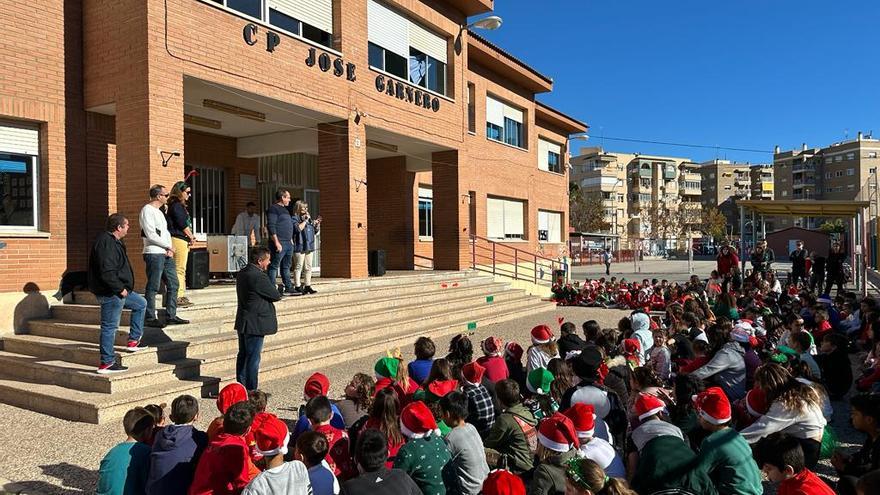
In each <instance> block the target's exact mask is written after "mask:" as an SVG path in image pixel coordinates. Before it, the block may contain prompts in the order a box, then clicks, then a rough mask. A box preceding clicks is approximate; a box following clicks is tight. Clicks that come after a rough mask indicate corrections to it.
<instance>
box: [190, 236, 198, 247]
mask: <svg viewBox="0 0 880 495" xmlns="http://www.w3.org/2000/svg"><path fill="white" fill-rule="evenodd" d="M195 243H196V238H195V237H190V238H189V245H190V246H192V245H193V244H195Z"/></svg>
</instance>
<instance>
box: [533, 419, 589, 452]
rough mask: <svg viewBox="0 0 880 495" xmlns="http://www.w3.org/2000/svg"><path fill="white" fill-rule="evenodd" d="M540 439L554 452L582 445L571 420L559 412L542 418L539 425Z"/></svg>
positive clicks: (566, 450)
mask: <svg viewBox="0 0 880 495" xmlns="http://www.w3.org/2000/svg"><path fill="white" fill-rule="evenodd" d="M538 441H539V442H541V445H543V446H544V447H545V448H548V449H550V450H552V451H554V452H568V451H569V450H571V449H572V448H577V447H579V446H580V441H579V440H578V435H577V432H576V431H575V429H574V425H573V424H572V423H571V420H570V419H568V418H567V417H565V415H563V414H562V413H559V412H556V413H553V415H552V416H550V417H547V418H544V419H543V420H541V423H540V424H539V425H538Z"/></svg>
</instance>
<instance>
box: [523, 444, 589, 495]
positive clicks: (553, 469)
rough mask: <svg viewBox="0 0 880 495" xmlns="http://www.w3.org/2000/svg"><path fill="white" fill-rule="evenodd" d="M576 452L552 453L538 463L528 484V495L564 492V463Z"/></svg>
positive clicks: (550, 494)
mask: <svg viewBox="0 0 880 495" xmlns="http://www.w3.org/2000/svg"><path fill="white" fill-rule="evenodd" d="M576 454H577V450H575V449H571V450H569V451H568V452H565V453H562V454H558V455H554V456H552V457H550V458H549V459H547V461H545V462H541V463H539V464H538V467H536V468H535V473H534V474H533V475H532V482H531V483H530V484H529V492H528V495H557V494H559V495H562V494H564V493H565V468H566V465H565V464H566V463H567V462H568V461H569V460H570V459H571V458H572V457H574V456H575V455H576Z"/></svg>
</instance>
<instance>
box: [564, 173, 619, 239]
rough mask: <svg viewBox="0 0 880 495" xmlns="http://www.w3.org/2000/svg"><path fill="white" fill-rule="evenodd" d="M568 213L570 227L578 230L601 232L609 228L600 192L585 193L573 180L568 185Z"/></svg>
mask: <svg viewBox="0 0 880 495" xmlns="http://www.w3.org/2000/svg"><path fill="white" fill-rule="evenodd" d="M568 215H569V223H570V224H571V226H572V228H574V229H575V230H577V231H579V232H602V231H604V230H608V229H609V228H611V224H610V223H608V222H607V221H606V220H605V207H604V205H603V204H602V193H600V192H590V193H585V192H584V191H582V190H581V188H580V186H579V185H577V184H575V183H573V182H572V183H570V184H569V186H568Z"/></svg>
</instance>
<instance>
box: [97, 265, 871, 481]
mask: <svg viewBox="0 0 880 495" xmlns="http://www.w3.org/2000/svg"><path fill="white" fill-rule="evenodd" d="M764 277H765V278H757V277H747V278H746V279H745V280H743V281H742V284H741V287H740V288H739V290H736V291H731V290H730V287H728V284H727V283H725V282H724V281H723V280H721V279H720V277H718V276H717V274H714V273H713V275H712V277H710V278H709V280H708V281H702V280H699V278H697V277H692V278H691V280H690V281H689V282H688V283H687V284H675V283H673V284H670V283H668V282H666V281H659V282H658V281H653V282H649V281H647V280H646V281H643V282H642V283H641V284H638V283H633V284H628V283H626V282H624V281H621V282H617V281H616V280H614V279H613V278H612V279H611V280H610V281H604V280H599V281H589V280H588V281H586V283H585V284H584V285H583V286H582V287H578V288H575V287H574V286H564V287H556V289H557V290H556V292H557V297H559V298H562V299H560V301H562V300H563V299H564V301H565V302H570V303H572V304H587V305H595V304H602V305H605V306H617V307H626V308H628V309H631V310H632V311H631V313H630V315H629V316H627V317H625V318H623V319H621V320H620V322H619V323H618V326H617V328H605V329H603V328H601V327H600V326H599V325H598V324H597V323H596V322H595V321H587V322H585V323H584V324H583V325H582V327H581V329H578V328H577V327H576V326H575V325H574V324H573V323H572V322H566V321H564V320H563V319H559V320H558V321H557V322H556V323H558V325H559V326H558V330H554V328H551V326H550V325H539V326H537V327H535V328H533V329H532V330H531V333H530V345H528V346H527V347H526V348H525V349H524V348H523V346H521V345H520V344H518V343H516V342H512V341H511V342H506V343H505V342H503V341H502V340H501V339H499V338H498V337H495V336H488V337H485V338H483V339H481V340H480V341H479V342H476V341H472V336H469V335H458V336H456V337H455V338H453V339H452V342H451V344H450V349H449V352H448V353H447V354H446V355H445V356H443V357H439V356H436V353H437V348H436V346H435V344H434V342H433V341H432V340H431V339H430V338H427V337H420V338H418V339H417V340H416V342H415V345H414V351H415V355H416V359H415V360H414V361H412V362H409V363H406V362H404V360H403V358H402V357H401V356H400V355H399V354H400V353H399V352H398V353H392V354H393V355H389V356H387V357H383V358H381V359H379V360H378V361H377V362H376V364H375V366H374V369H373V373H372V374H366V373H357V374H355V375H354V376H353V377H352V379H351V381H350V383H349V384H348V385H347V386H346V387H345V391H344V394H343V396H342V397H340V398H339V399H337V400H331V399H330V398H329V397H328V394H329V389H330V382H329V380H328V379H327V377H326V376H324V375H323V374H321V373H315V374H313V375H312V376H311V377H309V379H308V380H307V381H306V384H305V386H304V389H303V398H304V404H303V406H302V407H301V408H300V411H299V415H298V417H295V418H290V421H285V420H281V419H279V418H278V417H277V416H276V415H275V414H273V413H271V412H269V411H271V408H270V407H269V406H270V400H269V397H268V395H267V394H265V393H264V392H261V391H259V390H252V391H246V390H245V389H244V387H242V386H241V385H239V384H237V383H234V384H231V385H228V386H226V387H225V388H224V389H223V390H221V392H220V394H219V396H218V398H217V409H218V411H219V413H220V416H218V417H217V418H216V419H214V420H213V421H212V422H211V423H210V426H209V428H208V430H207V431H206V432H201V431H199V430H198V429H196V428H195V427H194V426H193V425H194V422H196V421H197V419H198V417H199V404H198V401H197V400H196V399H195V398H193V397H190V396H187V395H183V396H180V397H178V398H176V399H175V400H174V401H173V402H172V403H171V406H170V408H166V407H165V406H164V405H159V406H147V407H143V408H141V407H138V408H134V409H132V410H131V411H129V412H128V413H127V414H126V415H125V418H124V420H123V426H124V429H125V433H126V435H127V439H126V441H125V442H123V443H121V444H119V445H117V446H116V447H114V448H113V449H111V450H110V451H109V452H108V453H107V455H106V457H105V458H104V460H103V461H102V462H101V468H100V481H99V485H98V489H97V492H98V493H100V494H139V493H145V494H162V495H166V494H172V495H173V494H181V495H184V494H191V495H201V494H238V493H244V494H248V495H256V494H287V493H293V494H300V493H302V494H307V493H310V494H314V495H325V494H326V495H336V494H340V493H345V494H353V495H360V494H389V495H398V494H400V495H409V494H413V495H415V494H420V493H421V494H426V495H442V494H468V495H478V494H481V493H482V494H486V495H494V494H499V495H500V494H523V495H525V494H526V493H528V494H529V495H544V494H548V495H550V494H575V495H584V494H591V495H592V494H612V495H613V494H616V495H631V494H643V495H648V494H653V493H685V494H687V493H690V494H695V495H696V494H699V495H703V494H710V495H711V494H716V493H717V494H721V495H727V494H731V495H732V494H746V495H749V494H760V493H763V486H762V479H763V476H762V471H763V473H764V475H765V476H766V478H767V479H769V480H770V482H773V483H778V493H780V494H782V495H785V494H817V495H825V494H832V493H841V494H845V495H846V494H874V493H880V471H878V469H880V393H877V390H880V334H878V335H876V336H875V332H874V328H878V327H877V326H876V325H878V321H880V306H878V304H877V302H876V301H875V300H874V299H870V298H867V299H861V300H859V299H857V297H856V295H855V294H854V293H849V292H847V293H841V294H840V295H839V296H838V297H836V298H834V299H831V298H830V297H828V296H825V295H821V296H818V297H817V296H816V295H814V294H812V293H811V292H810V291H809V289H808V287H801V286H798V285H790V286H789V287H788V288H787V289H786V290H781V291H777V290H774V286H776V285H777V284H776V283H774V284H769V283H767V282H768V280H767V279H772V281H774V282H776V279H775V277H774V276H773V275H772V271H769V272H767V273H766V274H765V275H764ZM569 290H571V291H573V292H572V293H571V294H569V293H568V292H566V291H569ZM557 333H558V334H559V335H558V337H557ZM475 350H477V351H476V352H475ZM860 350H865V351H870V352H868V356H867V358H866V359H865V360H864V366H863V369H862V370H861V371H862V373H861V376H855V377H854V376H853V368H852V366H851V365H850V355H851V354H853V353H855V352H858V351H860ZM475 354H478V355H475ZM853 385H855V388H856V389H857V390H856V394H855V395H852V397H851V399H850V401H849V402H850V410H851V417H852V423H853V426H854V427H855V428H856V429H857V430H859V431H860V432H863V433H864V434H865V435H866V440H865V443H864V446H863V447H862V448H861V449H860V450H859V451H858V452H855V453H853V454H852V455H845V454H843V453H842V452H841V451H839V450H838V449H837V448H836V441H835V433H834V431H833V430H832V429H831V427H830V426H829V425H828V419H829V418H830V416H831V413H832V405H831V404H832V401H841V400H844V399H845V398H846V397H848V396H849V394H850V391H851V389H852V388H853ZM837 404H838V406H840V405H841V403H840V402H838V403H837ZM166 409H169V410H170V414H169V416H168V420H166V419H165V410H166ZM820 459H829V460H830V463H831V465H832V466H833V467H834V470H835V471H836V472H837V476H836V477H835V479H834V480H831V479H826V478H822V477H820V476H817V475H816V474H815V473H814V472H813V470H814V469H815V467H816V465H817V463H818V461H819V460H820Z"/></svg>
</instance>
